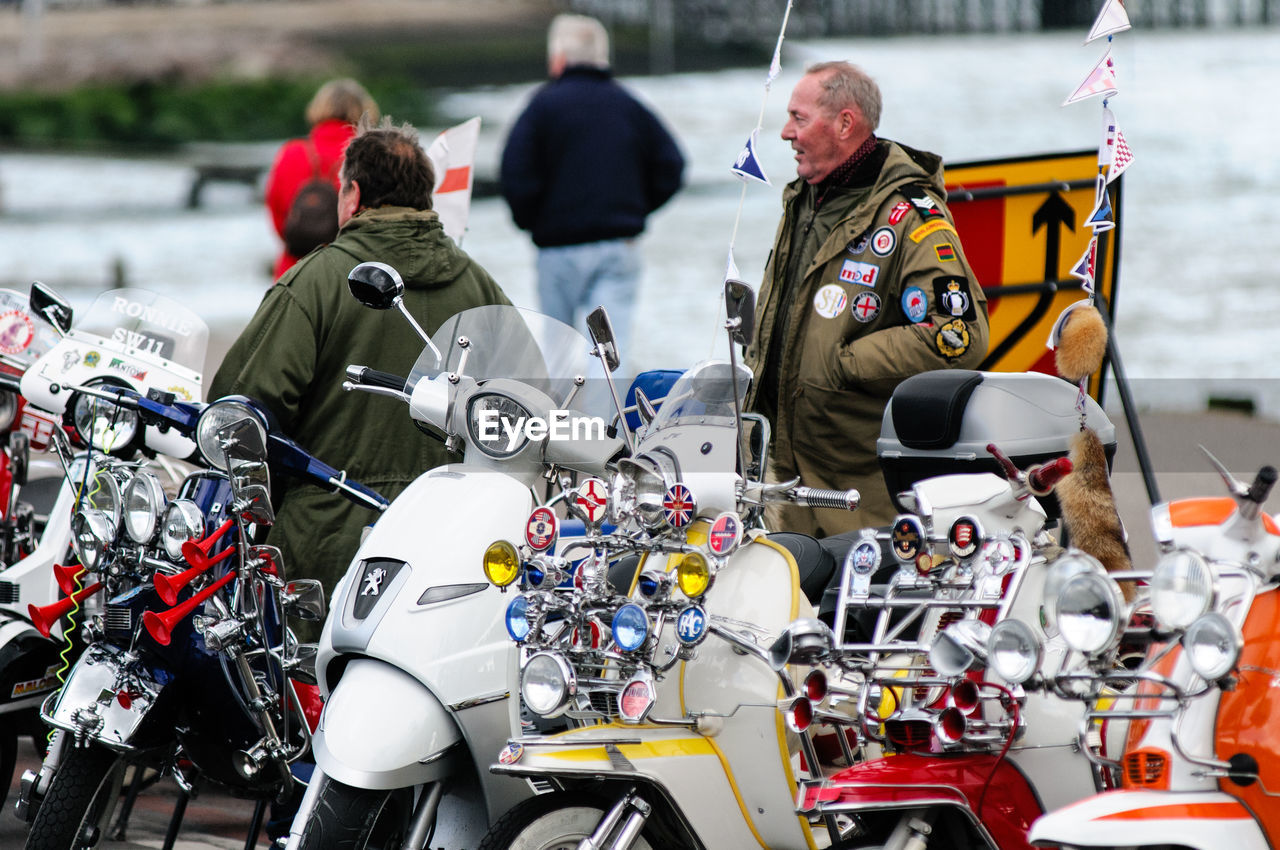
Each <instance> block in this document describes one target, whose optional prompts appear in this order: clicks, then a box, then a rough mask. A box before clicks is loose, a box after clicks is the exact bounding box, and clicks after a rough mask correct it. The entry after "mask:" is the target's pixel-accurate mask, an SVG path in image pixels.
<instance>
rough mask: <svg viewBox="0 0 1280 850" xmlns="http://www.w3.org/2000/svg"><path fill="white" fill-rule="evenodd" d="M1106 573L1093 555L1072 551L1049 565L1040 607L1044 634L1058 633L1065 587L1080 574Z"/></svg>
mask: <svg viewBox="0 0 1280 850" xmlns="http://www.w3.org/2000/svg"><path fill="white" fill-rule="evenodd" d="M1087 572H1095V573H1098V574H1099V575H1101V574H1103V573H1105V572H1106V569H1105V568H1104V567H1103V566H1102V562H1101V561H1099V560H1097V559H1096V558H1094V557H1093V556H1092V555H1086V554H1085V553H1084V552H1080V551H1077V550H1071V551H1069V552H1067V553H1066V554H1065V555H1063V556H1061V557H1060V558H1058V559H1057V560H1055V561H1054V562H1053V563H1052V564H1050V565H1049V569H1048V571H1047V572H1046V574H1045V577H1044V596H1043V599H1044V603H1043V604H1042V605H1041V606H1040V624H1041V626H1042V627H1043V628H1044V633H1045V634H1046V635H1049V636H1050V637H1052V636H1053V635H1056V634H1057V633H1058V617H1057V608H1056V606H1057V599H1058V594H1059V593H1061V592H1062V588H1063V586H1064V585H1065V584H1066V583H1067V582H1068V581H1069V580H1070V579H1071V578H1072V577H1073V576H1077V575H1079V574H1080V573H1087Z"/></svg>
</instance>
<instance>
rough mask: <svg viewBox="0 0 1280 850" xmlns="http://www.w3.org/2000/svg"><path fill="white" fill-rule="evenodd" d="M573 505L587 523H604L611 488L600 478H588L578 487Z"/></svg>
mask: <svg viewBox="0 0 1280 850" xmlns="http://www.w3.org/2000/svg"><path fill="white" fill-rule="evenodd" d="M573 503H574V504H575V505H577V506H578V510H580V511H582V515H583V516H584V517H586V520H587V522H590V523H597V522H602V521H603V520H604V515H605V511H606V510H607V509H608V507H609V488H608V487H607V486H606V485H605V483H604V482H603V481H601V480H600V479H599V478H588V479H587V480H586V481H583V482H582V484H581V485H580V486H579V487H578V491H577V495H575V496H574V497H573Z"/></svg>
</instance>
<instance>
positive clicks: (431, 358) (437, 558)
mask: <svg viewBox="0 0 1280 850" xmlns="http://www.w3.org/2000/svg"><path fill="white" fill-rule="evenodd" d="M349 284H350V287H351V291H352V294H353V295H355V297H356V298H357V299H358V300H359V301H361V303H363V304H365V305H366V306H369V307H373V308H377V309H390V308H399V309H400V310H401V311H402V312H403V313H404V314H405V316H406V317H408V318H409V320H410V322H411V324H413V325H414V327H415V329H416V330H418V333H419V334H420V335H421V336H422V338H423V340H424V342H425V343H426V349H425V350H424V351H423V353H422V356H421V357H420V358H419V360H418V362H417V363H416V364H415V365H414V368H413V371H412V373H411V374H410V375H409V377H408V380H407V381H406V380H404V379H400V378H396V377H395V376H389V375H386V374H385V373H377V372H373V371H372V370H368V369H365V368H363V367H355V366H353V367H351V368H350V369H349V370H348V374H349V376H350V377H351V379H352V380H351V382H349V383H348V384H346V385H344V386H346V387H347V388H348V389H361V390H364V391H367V392H374V393H380V394H385V395H390V396H393V397H395V398H399V399H402V400H403V401H405V402H406V403H407V404H408V405H409V415H410V416H412V417H413V418H414V419H415V420H416V421H418V422H420V423H423V424H424V425H427V426H430V427H431V428H432V429H435V430H436V431H438V432H440V433H442V434H443V435H444V438H445V441H446V445H448V446H449V447H450V448H453V449H455V450H459V449H460V450H463V452H464V456H463V460H462V462H461V463H456V464H449V465H447V466H443V467H439V468H437V469H433V470H431V471H429V472H426V473H424V474H423V475H422V476H420V477H419V478H418V479H417V480H416V481H414V482H413V484H411V485H410V486H409V487H408V488H407V489H406V490H405V491H404V492H403V493H402V494H401V495H400V496H399V497H398V498H396V499H395V500H394V501H393V502H392V504H391V507H390V508H389V509H388V510H387V511H386V513H385V514H383V515H382V517H381V518H380V519H379V520H378V522H377V524H376V525H375V526H374V528H373V530H372V532H370V534H369V536H368V537H367V538H366V539H365V541H364V543H363V544H362V545H361V547H360V549H359V550H358V551H357V553H356V556H355V559H354V561H353V562H352V565H351V567H350V569H349V571H348V572H347V574H346V576H345V577H344V579H343V581H342V583H341V584H340V586H339V587H338V588H337V590H336V591H335V594H334V598H333V602H332V604H331V606H330V614H329V618H328V620H327V621H326V623H325V626H324V630H323V633H322V635H321V639H320V649H319V654H318V658H317V665H316V667H317V676H318V679H319V684H320V688H321V692H322V694H323V695H324V696H325V705H324V711H323V713H322V715H321V718H320V723H319V728H318V729H317V730H316V734H315V740H314V751H315V759H316V772H315V775H314V776H313V778H312V780H311V782H310V784H309V787H308V789H307V793H306V795H305V796H304V798H303V801H302V803H301V806H300V808H299V811H298V814H297V816H296V817H295V819H294V822H293V826H292V831H291V834H290V836H289V839H288V847H289V848H291V850H297V848H306V850H318V848H329V847H338V846H343V847H346V846H358V847H365V846H374V845H376V846H381V847H402V848H413V850H421V848H424V847H425V846H426V844H427V842H428V840H431V839H432V836H433V835H434V840H432V846H440V845H441V844H444V845H445V846H450V847H453V846H467V847H474V846H475V842H476V841H477V840H478V839H479V837H480V836H483V835H484V833H485V831H486V830H487V829H488V827H489V825H490V823H491V822H492V821H493V820H495V819H496V818H497V817H498V816H500V815H501V814H502V813H503V812H505V811H506V810H507V809H508V808H510V807H511V805H513V804H514V803H515V802H517V801H518V800H520V799H522V798H523V797H526V796H528V795H529V793H530V791H529V789H528V786H527V785H526V784H525V783H523V782H521V781H519V780H514V779H508V778H500V777H493V776H490V775H489V773H488V766H489V763H490V761H491V760H492V757H493V753H495V752H497V751H498V749H500V748H501V747H502V745H503V744H505V743H506V741H507V739H508V738H509V737H511V735H512V734H513V733H514V732H515V731H517V730H519V729H520V718H519V712H518V699H515V698H513V694H516V693H518V686H517V685H516V680H515V677H516V674H517V673H518V663H517V659H516V649H515V647H514V645H512V644H511V642H510V640H509V639H508V637H507V633H506V629H505V628H504V625H503V610H504V608H505V607H506V602H507V599H506V598H504V596H503V594H502V593H501V592H500V591H499V589H498V588H496V587H494V586H492V585H490V584H489V583H488V582H486V581H485V577H484V575H483V573H482V571H481V563H482V556H483V555H484V552H485V550H486V548H487V547H488V546H489V545H490V544H491V543H492V542H493V541H494V540H497V539H522V538H523V537H524V535H525V533H526V526H527V524H528V523H529V520H530V516H531V513H532V511H533V510H534V508H535V506H538V505H540V504H541V502H540V501H539V499H538V497H537V496H536V495H535V488H537V487H538V486H539V485H540V484H541V483H544V482H543V478H544V476H545V475H549V474H550V475H555V474H557V473H559V474H562V475H570V474H571V473H572V472H585V473H588V474H601V473H602V472H603V471H604V469H605V467H606V464H608V463H609V462H610V461H611V460H612V459H613V458H615V457H616V456H618V455H619V454H620V453H623V452H625V448H626V447H625V444H624V443H623V441H622V440H620V439H617V438H615V437H611V436H609V435H608V434H607V433H606V430H607V425H608V422H607V419H606V418H604V417H592V416H588V415H586V414H585V413H583V412H581V411H580V410H575V409H573V406H574V403H575V400H577V401H578V402H579V404H580V403H581V402H582V396H583V394H584V391H583V390H584V386H585V385H586V384H587V382H588V380H589V379H591V378H599V377H601V376H602V371H601V367H600V366H596V365H594V363H593V361H592V358H591V357H590V356H589V352H590V350H591V346H590V345H589V344H588V342H587V340H586V339H585V338H584V337H583V336H582V335H581V334H580V333H578V332H577V331H575V330H573V329H572V328H570V327H569V326H567V325H565V324H563V323H561V322H558V321H555V320H553V319H550V318H548V317H546V316H542V315H539V314H537V313H533V312H531V311H527V310H522V309H518V308H515V307H508V306H489V307H478V308H474V309H470V310H466V311H463V312H462V313H459V314H458V315H456V316H454V317H453V318H451V319H449V320H447V321H446V322H445V323H444V324H443V325H442V326H441V327H440V329H439V331H438V332H437V333H436V339H438V340H440V341H441V344H440V347H439V348H437V346H436V344H435V343H434V342H433V341H432V340H431V339H430V338H429V337H428V336H427V335H426V334H425V333H424V332H422V330H421V329H420V328H418V327H417V324H416V323H415V322H413V320H412V318H411V317H409V314H408V311H407V309H406V308H405V307H404V305H403V300H402V298H401V295H402V292H403V282H402V281H401V279H400V277H399V275H398V274H397V273H396V272H395V271H394V270H393V269H391V268H390V267H388V266H385V265H383V264H381V263H363V264H361V265H359V266H357V267H356V268H355V269H354V270H352V272H351V274H350V276H349ZM441 349H443V350H441ZM614 364H616V359H615V360H613V361H612V363H611V364H610V365H611V366H612V365H614ZM597 383H599V382H598V381H597ZM566 437H567V439H566ZM424 439H425V437H424Z"/></svg>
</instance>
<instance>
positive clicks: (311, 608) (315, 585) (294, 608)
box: [281, 578, 325, 623]
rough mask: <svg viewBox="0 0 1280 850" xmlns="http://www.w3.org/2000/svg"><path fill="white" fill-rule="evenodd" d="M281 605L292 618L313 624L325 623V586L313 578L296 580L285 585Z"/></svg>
mask: <svg viewBox="0 0 1280 850" xmlns="http://www.w3.org/2000/svg"><path fill="white" fill-rule="evenodd" d="M281 604H282V605H283V607H284V612H285V614H287V615H288V616H290V617H297V618H298V619H299V620H307V621H310V622H313V623H319V622H323V621H324V615H325V596H324V585H322V584H321V583H320V582H319V581H317V580H316V579H312V578H300V579H294V580H293V581H291V582H289V583H288V584H287V585H285V588H284V593H283V594H282V598H281Z"/></svg>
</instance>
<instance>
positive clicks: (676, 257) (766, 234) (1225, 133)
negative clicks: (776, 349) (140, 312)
mask: <svg viewBox="0 0 1280 850" xmlns="http://www.w3.org/2000/svg"><path fill="white" fill-rule="evenodd" d="M1108 50H1110V51H1111V57H1112V59H1113V62H1114V67H1115V71H1116V78H1117V83H1118V93H1117V94H1116V95H1115V96H1113V97H1112V98H1110V101H1109V105H1110V107H1111V109H1112V111H1113V112H1114V114H1115V116H1116V119H1117V122H1118V125H1119V127H1120V129H1121V132H1122V133H1123V134H1124V136H1125V139H1126V141H1127V142H1128V144H1129V146H1130V148H1131V149H1132V151H1133V153H1134V161H1133V164H1132V165H1131V166H1130V167H1129V169H1128V170H1127V171H1126V173H1125V177H1124V180H1125V191H1124V196H1123V209H1122V219H1123V236H1122V244H1121V250H1122V264H1121V268H1120V275H1119V283H1118V288H1117V290H1116V297H1115V305H1114V306H1115V311H1116V325H1115V328H1114V333H1113V338H1114V341H1115V343H1116V350H1117V352H1118V354H1119V361H1120V365H1121V366H1122V373H1123V375H1124V377H1125V378H1126V379H1127V380H1128V384H1129V386H1130V387H1131V396H1132V398H1133V399H1134V400H1135V402H1136V404H1137V405H1138V407H1139V408H1152V409H1172V410H1182V409H1186V410H1197V409H1203V408H1204V407H1205V405H1206V404H1208V403H1209V402H1210V400H1211V399H1212V400H1222V399H1225V400H1227V401H1228V402H1230V403H1232V404H1236V403H1239V404H1243V405H1246V406H1252V407H1253V408H1254V409H1255V410H1256V411H1257V412H1259V413H1260V414H1262V415H1264V416H1267V417H1270V418H1280V357H1277V356H1276V349H1277V346H1276V345H1275V341H1276V340H1277V338H1280V212H1277V209H1278V204H1277V199H1278V198H1280V154H1278V153H1277V150H1276V145H1277V142H1276V140H1277V139H1278V138H1280V115H1278V114H1277V111H1276V110H1275V108H1274V101H1273V97H1274V92H1276V91H1278V90H1280V28H1277V27H1274V26H1272V27H1256V28H1244V29H1240V28H1236V29H1208V30H1173V29H1166V30H1130V31H1128V32H1124V33H1121V34H1119V35H1117V36H1115V37H1114V40H1113V41H1112V42H1110V43H1108V42H1107V41H1105V40H1100V41H1095V42H1092V43H1090V44H1087V45H1086V44H1084V33H1083V32H1080V33H1076V32H1058V33H1051V34H1039V33H1038V34H1016V33H1006V34H981V35H960V36H956V35H950V36H908V37H877V38H842V39H838V40H821V41H817V40H815V41H801V40H787V41H786V42H785V43H784V47H783V52H782V65H781V72H780V74H779V75H778V76H777V77H776V79H774V80H773V81H772V84H771V85H766V82H767V78H768V74H767V70H768V69H767V68H765V67H750V68H738V69H732V70H721V71H714V72H702V73H689V74H672V75H667V76H653V77H636V78H624V79H623V82H624V84H625V85H627V86H629V87H630V88H631V89H632V90H633V91H635V92H636V93H637V94H638V96H639V97H641V98H642V99H643V100H644V101H646V102H647V103H648V104H649V105H650V106H651V107H652V108H653V109H654V110H655V111H656V112H657V113H658V114H659V115H660V116H661V117H662V119H663V120H664V121H665V122H666V123H667V125H668V126H669V127H670V128H671V129H672V131H673V134H674V135H675V136H676V138H677V139H678V141H679V143H680V145H681V147H682V149H683V151H684V153H685V155H686V158H687V161H688V171H687V180H686V187H685V188H684V189H683V190H682V191H681V192H680V194H678V195H677V196H676V197H675V198H674V199H673V200H672V201H671V202H670V203H668V204H667V205H666V206H665V207H664V208H663V209H661V210H659V211H658V212H657V213H656V214H654V215H653V216H652V217H651V218H650V221H649V227H648V229H647V231H646V233H645V234H644V236H643V237H642V246H643V251H644V257H645V272H644V280H643V284H642V289H641V292H640V297H639V306H638V315H637V327H636V333H635V341H634V344H633V345H632V348H633V350H631V351H626V352H623V358H624V361H625V362H626V363H627V364H628V366H629V367H630V370H631V371H636V370H640V369H646V368H682V367H685V366H688V365H691V364H692V363H694V362H696V361H697V360H700V359H703V358H706V357H712V356H719V357H723V356H726V354H727V343H726V342H725V337H724V333H723V329H722V308H721V303H720V301H721V299H720V294H721V281H722V280H723V278H724V276H725V271H726V268H727V262H728V259H729V257H730V251H731V249H732V257H733V259H734V262H735V265H736V267H737V268H738V270H739V273H740V276H741V277H742V278H743V279H745V280H747V281H748V282H752V283H758V282H759V280H760V277H761V273H762V271H763V267H764V262H765V259H766V256H767V254H768V250H769V246H770V244H771V241H772V238H773V234H774V230H775V227H776V225H777V221H778V217H779V213H780V195H781V189H782V187H783V185H785V183H786V182H788V180H790V179H792V178H793V177H794V162H793V160H792V158H791V152H790V149H789V146H788V145H787V144H786V143H784V142H783V141H782V140H781V139H780V138H779V132H780V130H781V127H782V124H783V121H784V118H785V111H786V104H787V99H788V97H789V94H790V90H791V88H792V86H793V85H794V84H795V82H796V80H797V79H798V78H799V77H800V76H801V74H802V73H803V69H804V68H805V67H806V66H807V65H808V64H810V63H812V62H815V61H820V60H826V59H848V60H850V61H853V62H856V63H858V64H859V65H861V66H863V67H864V68H866V69H867V70H868V71H869V72H870V73H871V74H872V75H873V76H874V77H876V79H877V80H878V81H879V83H880V86H881V88H882V90H883V93H884V112H883V116H882V119H881V126H880V131H879V132H880V135H882V136H885V137H888V138H892V139H898V140H902V141H904V142H906V143H908V144H911V145H913V146H915V147H919V148H925V149H928V150H932V151H935V152H937V153H939V154H941V155H942V156H943V157H944V158H945V159H947V160H949V161H952V162H960V161H971V160H981V159H994V158H1004V157H1016V156H1024V155H1034V154H1041V153H1049V152H1056V151H1065V150H1081V149H1087V148H1093V147H1096V146H1097V145H1098V142H1099V140H1100V138H1101V135H1102V104H1101V101H1100V99H1098V98H1092V99H1089V100H1085V101H1082V102H1079V103H1075V104H1072V105H1069V106H1063V105H1062V103H1063V101H1064V100H1065V99H1066V98H1067V96H1068V95H1069V94H1070V93H1071V92H1073V91H1074V90H1075V89H1076V87H1077V86H1078V85H1079V84H1080V83H1081V82H1082V81H1083V80H1084V79H1085V77H1086V76H1088V75H1089V73H1090V71H1091V70H1092V69H1093V68H1094V66H1095V65H1097V63H1098V62H1099V61H1100V60H1101V59H1102V57H1103V56H1104V55H1105V54H1106V52H1107V51H1108ZM539 82H540V81H537V80H530V81H529V82H528V83H526V84H521V85H509V86H501V87H486V88H475V89H458V90H451V91H448V92H442V93H441V94H442V95H444V98H443V101H442V108H443V112H444V115H445V116H446V122H444V123H442V125H441V126H439V127H423V128H420V129H421V131H422V135H423V138H424V141H428V142H429V141H430V140H431V139H432V138H434V136H435V135H436V134H437V133H438V132H440V131H441V130H443V129H444V128H445V127H447V126H450V125H451V124H452V123H455V121H456V122H461V121H463V120H465V119H467V118H470V117H472V116H480V118H481V119H482V132H481V139H480V147H479V151H478V156H477V162H476V172H477V176H478V177H480V178H485V177H488V178H493V177H494V176H495V175H496V171H497V164H498V159H499V156H500V152H501V148H502V143H503V140H504V138H505V136H506V134H507V132H508V130H509V128H510V126H511V124H512V122H513V121H514V119H515V116H516V115H517V114H518V113H519V111H520V109H521V108H522V107H523V105H524V103H525V102H526V101H527V99H528V97H529V95H530V93H531V92H532V91H533V89H534V87H535V86H536V85H537V84H538V83H539ZM1268 104H1271V105H1268ZM757 127H758V128H759V132H758V135H757V153H758V156H759V158H760V161H761V164H762V166H763V168H764V171H765V173H766V174H767V175H768V176H769V178H770V180H771V185H764V184H759V183H752V184H749V185H744V184H743V183H742V182H741V181H739V180H738V179H737V178H736V177H734V176H733V175H732V174H731V172H730V170H729V169H730V166H731V165H732V164H733V162H734V160H735V158H736V157H737V155H738V152H739V151H740V150H741V148H742V146H743V144H744V142H745V141H746V139H747V137H748V136H749V135H750V134H751V133H752V131H753V130H756V128H757ZM281 141H283V140H281ZM279 143H280V142H279V141H276V142H270V143H262V144H252V145H192V146H190V147H188V148H186V149H184V150H183V151H181V152H179V153H176V154H173V155H167V156H163V157H159V156H145V155H137V156H129V155H113V156H94V155H64V154H41V153H31V152H22V153H14V152H0V286H5V287H10V288H16V289H19V290H23V291H25V289H26V288H27V286H29V284H30V282H31V281H33V280H42V281H45V282H46V283H49V284H50V285H53V286H55V287H56V288H58V289H59V290H60V291H62V292H63V293H64V294H65V295H66V296H67V297H68V298H69V299H70V300H71V301H72V303H73V304H74V305H76V306H78V307H84V306H87V305H88V304H89V303H90V302H91V301H92V299H93V298H94V297H95V296H96V294H98V293H100V292H101V291H103V290H104V289H106V288H109V287H111V286H112V285H113V284H112V281H114V280H121V279H123V280H125V281H127V282H128V284H129V285H132V286H138V287H142V288H146V289H152V290H156V291H159V292H163V293H165V294H167V295H169V296H171V297H175V298H178V299H180V300H181V301H183V302H185V303H187V304H188V305H189V306H190V307H191V308H192V309H194V310H195V311H196V312H197V313H199V314H200V315H202V316H203V317H204V318H205V320H206V321H207V322H208V323H209V324H210V326H211V327H212V329H213V331H214V334H215V337H217V338H221V339H224V340H225V339H228V338H231V337H232V336H233V335H234V334H235V333H236V332H237V330H238V329H239V328H240V327H241V326H243V324H244V322H245V321H246V320H247V319H248V318H249V316H250V315H251V314H252V312H253V310H254V308H255V307H256V305H257V303H258V301H259V300H260V298H261V295H262V293H263V291H264V290H265V289H266V288H267V287H268V286H269V285H270V283H271V280H270V267H271V263H272V259H273V257H274V255H275V252H276V250H277V242H276V238H275V235H274V233H273V232H272V231H271V228H270V225H269V222H268V218H267V215H266V212H265V210H264V209H263V207H262V205H261V184H260V182H259V184H258V185H247V184H237V183H213V184H210V185H208V186H207V187H206V189H205V191H204V194H203V202H202V204H201V205H200V206H199V207H198V208H196V209H188V208H187V206H186V199H187V195H188V193H189V191H190V188H191V184H192V181H193V178H194V175H195V170H194V168H195V165H197V164H198V163H201V162H229V163H239V164H260V165H262V166H263V167H264V168H265V166H266V165H267V164H269V163H270V161H271V158H272V156H273V154H274V152H275V149H276V148H277V147H278V145H279ZM462 244H463V247H464V248H465V249H466V250H467V251H468V252H469V253H470V254H471V255H472V256H473V257H475V258H476V259H477V260H478V261H479V262H480V263H481V264H482V265H483V266H484V267H485V268H486V269H488V270H489V272H490V273H491V274H492V275H493V276H494V277H495V278H496V279H497V280H498V281H499V282H500V283H501V284H502V285H503V287H504V288H505V289H506V291H507V292H508V293H509V295H510V296H511V298H512V300H513V301H515V302H516V303H518V304H522V305H527V306H531V307H535V306H536V297H535V290H534V250H533V247H532V245H531V243H530V242H529V240H528V238H527V235H526V234H524V233H522V232H521V231H519V230H517V229H516V228H515V226H514V225H513V224H512V221H511V218H510V214H509V211H508V210H507V208H506V206H505V204H504V203H503V201H502V200H501V199H500V198H496V197H478V198H476V199H475V200H474V201H473V204H472V207H471V211H470V218H469V222H468V230H467V232H466V235H465V237H464V238H463V242H462ZM384 368H387V369H391V368H393V364H387V365H386V366H384ZM1112 386H1113V387H1114V382H1113V383H1112ZM1117 399H1118V394H1117V393H1115V392H1114V390H1111V391H1109V393H1108V395H1107V407H1108V410H1111V409H1112V408H1113V406H1114V404H1115V403H1116V401H1117Z"/></svg>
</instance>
